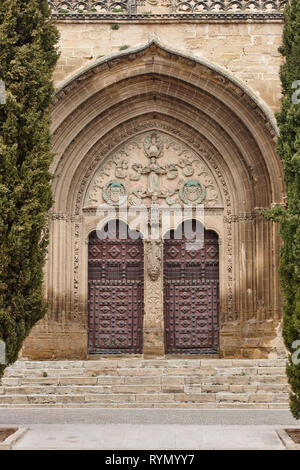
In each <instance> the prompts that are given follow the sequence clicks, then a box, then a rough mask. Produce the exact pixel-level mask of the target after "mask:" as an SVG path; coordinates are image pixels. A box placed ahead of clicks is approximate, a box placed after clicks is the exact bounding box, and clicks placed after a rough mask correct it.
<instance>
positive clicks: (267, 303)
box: [24, 40, 284, 358]
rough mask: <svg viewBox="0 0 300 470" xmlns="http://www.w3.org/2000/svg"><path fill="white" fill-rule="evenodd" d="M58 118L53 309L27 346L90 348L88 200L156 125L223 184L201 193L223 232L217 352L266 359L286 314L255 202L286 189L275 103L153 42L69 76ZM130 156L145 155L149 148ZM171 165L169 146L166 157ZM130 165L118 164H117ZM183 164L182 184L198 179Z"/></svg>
mask: <svg viewBox="0 0 300 470" xmlns="http://www.w3.org/2000/svg"><path fill="white" fill-rule="evenodd" d="M52 116H53V125H52V128H53V129H52V130H53V146H54V152H55V153H56V157H55V160H54V162H53V168H52V171H53V172H54V173H55V174H56V175H57V177H56V179H55V180H54V183H53V192H54V200H55V202H54V206H53V210H52V211H51V213H50V217H49V223H50V231H51V243H50V247H49V258H48V265H47V269H46V288H47V296H48V299H49V302H50V304H51V307H50V311H49V314H48V316H47V318H46V319H45V320H43V321H41V322H40V323H39V324H38V325H37V327H36V328H35V329H34V330H33V332H32V334H31V336H30V338H29V339H28V340H27V342H26V345H25V349H24V354H26V355H27V356H28V357H40V358H43V357H45V358H46V357H62V358H66V357H71V358H76V357H78V358H82V357H86V355H87V279H88V275H87V246H88V243H87V240H88V234H89V233H90V232H91V231H93V230H95V229H96V226H97V224H98V223H99V214H98V215H97V212H96V211H95V207H93V205H91V204H89V202H88V201H89V198H90V195H91V191H93V187H94V186H95V181H96V178H97V174H99V172H100V173H101V172H102V173H103V172H104V171H106V170H105V168H106V167H107V165H108V164H109V162H110V161H112V167H111V169H110V170H109V169H107V175H106V177H105V178H106V180H105V182H104V186H105V185H107V184H108V185H109V184H110V183H109V182H110V181H112V179H113V178H112V176H113V175H112V173H109V172H110V171H113V172H115V171H116V170H117V168H118V166H117V165H116V163H115V162H114V161H113V159H114V155H116V154H117V153H118V152H122V151H123V150H124V148H126V146H128V145H131V144H132V143H133V142H136V141H139V139H143V138H144V137H145V136H147V135H148V134H151V133H153V132H155V133H158V134H159V135H161V136H162V138H163V139H164V145H167V140H168V139H169V140H170V141H172V142H174V145H175V147H176V146H177V147H178V148H180V147H182V148H183V149H187V151H188V152H190V153H191V154H193V155H195V161H197V164H199V165H201V164H202V165H205V167H206V169H207V173H208V177H209V178H211V179H212V181H213V185H215V187H216V191H217V196H218V200H217V204H216V205H215V206H213V205H210V204H211V202H209V201H208V199H207V200H206V201H205V204H206V212H207V213H206V219H205V226H206V228H207V229H210V230H214V231H216V232H217V233H218V235H219V239H220V354H221V355H222V356H227V357H231V356H236V357H267V355H268V354H269V353H270V352H272V340H273V339H274V338H275V337H276V328H277V326H278V325H279V322H280V299H279V294H278V290H277V281H278V279H277V266H278V256H279V236H278V233H277V229H276V227H275V226H274V225H273V224H272V223H271V222H267V221H265V220H264V219H263V218H262V217H261V216H260V213H259V211H260V209H261V208H264V207H269V206H270V205H272V204H281V203H282V201H283V197H284V189H283V180H282V171H281V165H280V161H279V159H278V157H277V155H276V153H275V149H274V137H275V136H276V128H275V125H274V119H273V117H272V115H271V113H270V112H269V111H268V109H267V107H266V106H265V105H264V104H263V103H261V102H260V100H259V99H258V98H257V97H255V96H254V95H253V93H251V91H250V90H248V89H247V87H245V86H244V85H243V84H241V83H240V82H239V81H237V80H235V79H234V77H231V76H228V73H227V72H226V71H224V70H222V69H220V68H218V67H216V66H214V65H212V64H208V63H207V62H205V61H204V60H199V59H198V58H195V57H192V56H188V55H187V54H184V53H179V52H178V51H172V50H170V49H167V48H166V47H164V46H163V45H161V44H159V43H158V42H157V41H156V40H152V41H150V42H149V43H148V44H146V45H145V46H142V47H139V48H136V49H134V50H129V51H126V52H125V53H122V54H119V55H118V56H112V57H109V58H104V59H102V60H99V61H98V62H96V63H95V64H93V65H92V66H90V67H89V68H87V69H83V70H82V71H81V72H80V73H79V74H78V75H77V76H74V77H72V79H70V80H69V81H67V82H66V83H64V84H63V85H62V86H61V87H60V89H59V90H58V92H57V95H56V101H55V104H54V108H53V114H52ZM169 148H170V147H168V149H169ZM171 148H172V147H171ZM176 152H177V150H176ZM176 152H173V153H174V155H175V153H176ZM179 153H180V150H179V151H178V152H177V154H176V155H175V157H176V158H175V160H176V161H175V164H176V165H177V163H178V162H179V160H180V158H182V157H180V155H179ZM130 155H131V156H130V158H131V157H132V158H133V160H134V158H135V157H137V158H138V159H139V158H140V159H142V154H141V153H140V154H138V153H135V152H131V154H130ZM166 155H167V154H166ZM126 158H127V157H126ZM143 158H145V156H144V157H143ZM121 160H122V158H120V161H121ZM134 163H135V164H138V163H139V162H138V161H137V160H136V161H132V162H130V167H131V166H132V165H133V164H134ZM171 163H172V161H171V158H170V157H169V156H167V157H166V164H168V165H170V164H171ZM141 164H142V165H143V166H145V163H143V162H142V163H141ZM123 170H124V168H122V165H121V164H120V167H119V168H118V172H119V173H118V174H119V175H122V171H123ZM130 171H131V168H130ZM194 171H195V170H194ZM181 172H183V170H182V169H180V171H179V173H180V177H181V178H182V179H183V181H182V183H181V184H178V187H177V188H174V189H176V190H177V194H179V192H180V190H181V188H182V186H184V184H186V180H187V179H189V178H190V177H188V176H185V175H184V174H183V175H182V174H181ZM104 174H105V173H104ZM114 178H115V175H114ZM128 178H130V177H129V173H128ZM192 178H194V176H192V177H191V178H190V179H192ZM199 178H200V179H201V175H197V178H196V179H197V180H198V182H199V184H201V185H203V184H204V183H203V181H200V179H199ZM118 179H119V180H121V181H123V180H124V179H122V178H120V176H119V178H118ZM169 181H170V182H171V183H172V181H173V180H172V179H170V180H169ZM131 183H132V181H131ZM131 183H130V184H131ZM93 185H94V186H93ZM208 186H209V184H208V185H207V187H206V190H207V193H208V192H209V190H210V189H209V188H208ZM131 189H132V188H131ZM138 189H139V188H137V190H138ZM94 190H96V188H95V187H94ZM102 191H103V188H100V190H99V192H98V196H97V197H98V198H99V197H100V200H101V196H102V194H103V193H102ZM94 192H95V191H94ZM95 194H96V193H95ZM211 199H212V200H213V198H211ZM97 201H99V199H97V198H96V203H97ZM58 266H59V268H58ZM146 270H147V265H146ZM148 278H149V276H148ZM148 280H149V285H151V289H149V293H148V294H149V295H146V298H145V318H144V353H147V354H152V355H161V354H163V353H164V350H163V348H162V347H161V344H162V341H161V338H162V337H163V333H164V330H163V328H164V326H163V315H162V312H161V308H162V305H163V302H162V274H161V273H160V274H159V277H158V278H157V279H156V280H155V281H152V280H151V278H150V279H148ZM151 282H152V283H153V284H151ZM146 294H147V292H146Z"/></svg>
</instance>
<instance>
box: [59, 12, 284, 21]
mask: <svg viewBox="0 0 300 470" xmlns="http://www.w3.org/2000/svg"><path fill="white" fill-rule="evenodd" d="M52 16H53V17H54V18H55V19H56V22H58V23H109V24H110V23H139V24H151V23H162V22H163V23H210V22H213V23H215V22H216V23H218V22H219V23H227V22H230V23H232V22H236V23H244V22H245V23H246V22H262V23H266V22H267V23H268V22H272V23H273V22H276V23H283V22H284V16H283V13H280V12H265V13H264V12H256V13H190V14H189V13H185V14H180V13H164V14H151V15H143V14H139V15H128V14H115V13H111V14H91V13H89V14H86V15H84V14H76V13H67V14H66V13H64V14H59V13H53V15H52Z"/></svg>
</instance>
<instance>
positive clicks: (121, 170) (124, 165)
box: [114, 160, 128, 178]
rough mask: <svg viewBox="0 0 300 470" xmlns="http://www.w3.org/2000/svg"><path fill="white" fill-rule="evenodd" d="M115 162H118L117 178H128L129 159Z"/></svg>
mask: <svg viewBox="0 0 300 470" xmlns="http://www.w3.org/2000/svg"><path fill="white" fill-rule="evenodd" d="M114 163H115V164H116V170H115V175H116V178H126V176H127V169H128V162H127V160H121V161H115V162H114Z"/></svg>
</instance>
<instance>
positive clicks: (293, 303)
mask: <svg viewBox="0 0 300 470" xmlns="http://www.w3.org/2000/svg"><path fill="white" fill-rule="evenodd" d="M279 50H280V52H281V54H282V55H283V56H284V58H285V62H284V65H283V66H282V67H281V71H280V78H281V83H282V92H283V97H282V102H281V112H280V113H278V114H277V116H276V117H277V122H278V125H279V129H280V136H279V138H278V142H277V151H278V154H279V156H280V157H281V159H282V162H283V169H284V179H285V185H286V192H287V207H286V208H276V209H274V210H270V211H266V213H265V216H266V217H267V218H268V219H272V220H276V221H279V222H280V234H281V237H282V239H283V242H284V243H283V247H282V249H281V256H280V283H281V290H282V294H283V338H284V342H285V345H286V347H287V349H288V350H289V352H290V356H289V364H288V366H287V375H288V380H289V383H290V385H291V388H292V393H291V399H290V406H291V411H292V413H293V415H294V416H295V417H296V418H297V419H300V365H296V364H294V363H293V361H292V357H291V355H292V353H293V352H294V349H293V342H294V341H296V340H299V339H300V104H297V102H296V100H295V98H296V96H295V91H296V89H295V82H296V81H297V80H300V2H299V0H291V2H290V4H289V5H288V6H287V7H286V9H285V26H284V31H283V44H282V46H281V48H280V49H279ZM297 88H298V89H299V88H300V86H299V84H298V85H297ZM299 98H300V96H298V99H299ZM293 101H294V102H293Z"/></svg>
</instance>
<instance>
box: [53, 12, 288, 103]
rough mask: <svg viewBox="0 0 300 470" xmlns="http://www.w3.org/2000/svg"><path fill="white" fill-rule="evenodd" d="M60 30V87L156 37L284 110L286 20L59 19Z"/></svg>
mask: <svg viewBox="0 0 300 470" xmlns="http://www.w3.org/2000/svg"><path fill="white" fill-rule="evenodd" d="M113 24H118V25H119V29H118V30H114V29H112V25H113ZM57 26H58V29H59V31H60V34H61V39H60V49H61V57H60V59H59V62H58V65H57V68H56V72H55V75H54V79H55V84H56V85H59V83H60V82H61V81H63V80H65V79H66V78H67V77H68V76H70V75H71V74H74V73H76V72H77V71H78V69H79V68H80V67H82V66H86V65H88V64H89V63H92V61H93V60H94V59H97V58H99V57H101V56H107V55H108V54H111V53H116V52H119V50H120V48H121V47H123V46H130V47H133V46H137V45H139V44H145V43H147V42H148V40H149V38H150V37H151V36H152V35H153V34H155V35H157V36H158V38H159V39H160V41H161V42H162V43H164V44H165V45H166V46H170V47H171V48H173V49H174V48H175V49H178V50H181V51H182V52H190V53H192V54H194V55H195V56H198V57H203V58H206V59H207V60H209V61H211V62H214V63H217V64H219V65H221V66H222V67H224V68H225V69H227V70H228V71H229V72H231V73H232V74H233V75H234V76H235V77H237V78H240V79H241V80H243V81H244V83H246V84H247V85H248V86H250V87H251V88H252V89H253V90H254V91H255V93H256V94H257V95H258V96H260V97H261V98H262V99H263V100H264V101H265V102H266V103H267V104H268V105H269V106H270V107H271V108H272V109H273V110H274V111H276V110H278V108H279V105H280V80H279V67H280V65H281V63H282V58H281V56H280V54H279V52H278V47H279V45H280V43H281V36H282V28H283V22H282V21H281V20H273V21H265V22H262V21H257V22H255V21H251V22H246V21H245V22H238V21H224V22H221V21H215V22H213V21H210V22H207V23H205V22H199V20H198V21H197V20H195V22H185V21H184V19H180V20H177V21H174V20H173V21H169V20H165V21H164V22H162V23H156V22H155V23H154V22H151V20H144V21H139V22H126V21H125V20H116V23H114V22H109V21H107V20H106V21H105V22H101V21H100V20H99V21H91V20H90V21H88V20H86V21H77V22H76V21H75V20H73V21H72V22H67V21H62V20H58V21H57Z"/></svg>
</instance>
